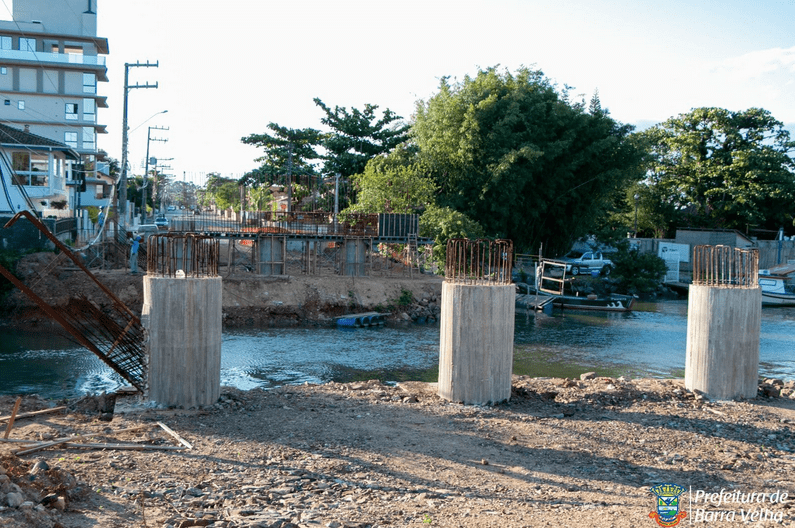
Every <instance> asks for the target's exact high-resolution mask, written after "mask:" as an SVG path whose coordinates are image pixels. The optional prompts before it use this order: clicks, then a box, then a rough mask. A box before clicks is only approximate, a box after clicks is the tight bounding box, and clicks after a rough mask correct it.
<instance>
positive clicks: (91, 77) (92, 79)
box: [83, 73, 97, 94]
mask: <svg viewBox="0 0 795 528" xmlns="http://www.w3.org/2000/svg"><path fill="white" fill-rule="evenodd" d="M83 93H91V94H93V93H97V76H96V75H95V74H93V73H84V74H83Z"/></svg>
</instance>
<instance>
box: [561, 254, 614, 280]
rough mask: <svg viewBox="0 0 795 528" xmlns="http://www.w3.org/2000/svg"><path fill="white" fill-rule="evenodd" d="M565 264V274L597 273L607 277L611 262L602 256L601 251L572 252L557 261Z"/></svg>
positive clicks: (611, 265)
mask: <svg viewBox="0 0 795 528" xmlns="http://www.w3.org/2000/svg"><path fill="white" fill-rule="evenodd" d="M559 260H561V261H563V262H565V263H566V273H569V274H571V275H579V274H580V273H591V272H593V271H598V272H599V273H600V274H601V275H609V274H610V270H611V268H612V267H613V261H612V260H610V259H607V258H605V257H604V255H602V252H601V251H577V250H572V251H569V252H568V253H566V255H565V256H564V257H563V258H561V259H559Z"/></svg>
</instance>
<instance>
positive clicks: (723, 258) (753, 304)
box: [685, 246, 762, 400]
mask: <svg viewBox="0 0 795 528" xmlns="http://www.w3.org/2000/svg"><path fill="white" fill-rule="evenodd" d="M758 262H759V260H758V253H757V252H756V250H751V251H749V250H741V249H737V248H730V247H727V246H696V247H695V248H694V250H693V284H692V285H691V286H690V290H689V292H688V304H687V356H686V359H685V387H686V388H687V389H690V390H699V391H701V392H704V393H705V394H707V395H708V396H709V397H710V398H713V399H717V400H730V399H735V398H744V399H750V398H755V397H756V393H757V387H758V384H759V338H760V327H761V319H762V290H761V289H760V288H759V286H758Z"/></svg>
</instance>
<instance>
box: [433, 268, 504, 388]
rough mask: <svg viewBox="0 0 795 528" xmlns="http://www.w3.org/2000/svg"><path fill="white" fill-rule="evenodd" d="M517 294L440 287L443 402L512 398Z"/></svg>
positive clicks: (494, 288)
mask: <svg viewBox="0 0 795 528" xmlns="http://www.w3.org/2000/svg"><path fill="white" fill-rule="evenodd" d="M515 311H516V289H515V286H514V285H513V284H507V285H469V284H458V283H450V282H445V283H444V284H443V285H442V312H441V328H440V332H441V335H440V347H439V348H440V351H439V396H441V397H442V398H445V399H447V400H451V401H459V402H464V403H467V404H484V403H488V402H500V401H504V400H507V399H508V398H510V397H511V374H512V370H513V334H514V314H515Z"/></svg>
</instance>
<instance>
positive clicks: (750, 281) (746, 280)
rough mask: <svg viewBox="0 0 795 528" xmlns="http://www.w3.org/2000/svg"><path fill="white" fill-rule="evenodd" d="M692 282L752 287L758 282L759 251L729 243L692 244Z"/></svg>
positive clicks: (708, 284) (703, 284) (730, 286)
mask: <svg viewBox="0 0 795 528" xmlns="http://www.w3.org/2000/svg"><path fill="white" fill-rule="evenodd" d="M693 284H698V285H702V286H719V287H725V288H756V287H757V286H758V284H759V250H757V249H740V248H734V247H730V246H696V247H694V248H693Z"/></svg>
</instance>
